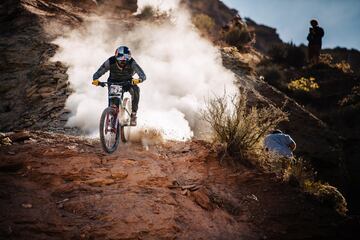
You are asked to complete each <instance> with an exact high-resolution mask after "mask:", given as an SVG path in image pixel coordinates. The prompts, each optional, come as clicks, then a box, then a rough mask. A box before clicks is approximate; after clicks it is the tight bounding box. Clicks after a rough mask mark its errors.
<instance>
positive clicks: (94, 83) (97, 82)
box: [91, 79, 100, 86]
mask: <svg viewBox="0 0 360 240" xmlns="http://www.w3.org/2000/svg"><path fill="white" fill-rule="evenodd" d="M91 84H93V85H95V86H99V85H100V81H99V80H98V79H94V80H93V81H92V83H91Z"/></svg>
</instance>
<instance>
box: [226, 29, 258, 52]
mask: <svg viewBox="0 0 360 240" xmlns="http://www.w3.org/2000/svg"><path fill="white" fill-rule="evenodd" d="M224 40H225V42H226V43H227V44H229V45H231V46H234V47H236V48H237V49H239V50H242V49H243V48H244V47H246V45H248V44H250V43H251V42H252V36H251V34H250V32H249V31H248V29H247V28H246V27H241V28H240V27H233V28H231V29H230V30H229V31H227V32H225V34H224Z"/></svg>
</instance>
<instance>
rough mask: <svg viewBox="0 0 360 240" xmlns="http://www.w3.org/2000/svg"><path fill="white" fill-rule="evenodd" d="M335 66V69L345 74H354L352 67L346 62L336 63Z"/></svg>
mask: <svg viewBox="0 0 360 240" xmlns="http://www.w3.org/2000/svg"><path fill="white" fill-rule="evenodd" d="M334 66H335V68H337V69H339V70H341V71H342V72H343V73H352V72H353V71H352V70H351V65H350V64H349V63H348V62H346V61H344V60H342V61H341V62H339V63H335V64H334Z"/></svg>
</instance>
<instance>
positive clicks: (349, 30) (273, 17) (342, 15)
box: [222, 0, 360, 50]
mask: <svg viewBox="0 0 360 240" xmlns="http://www.w3.org/2000/svg"><path fill="white" fill-rule="evenodd" d="M222 1H223V2H224V3H225V4H226V5H227V6H229V7H231V8H235V9H237V10H238V11H239V13H240V16H241V17H249V18H251V19H252V20H254V21H255V22H257V23H260V24H264V25H267V26H271V27H274V28H276V29H277V32H278V33H279V34H280V37H281V39H282V40H283V41H285V42H290V41H292V42H294V43H296V44H300V43H305V44H307V41H306V36H307V33H308V29H309V27H310V25H309V21H310V20H311V19H312V18H316V19H318V21H319V24H320V26H321V27H323V28H324V30H325V37H324V39H323V45H324V47H336V46H341V47H347V48H356V49H358V50H360V0H222Z"/></svg>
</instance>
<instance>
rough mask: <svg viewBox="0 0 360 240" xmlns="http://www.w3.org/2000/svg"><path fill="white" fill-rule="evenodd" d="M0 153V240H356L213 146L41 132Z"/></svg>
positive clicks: (337, 222)
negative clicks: (111, 149)
mask: <svg viewBox="0 0 360 240" xmlns="http://www.w3.org/2000/svg"><path fill="white" fill-rule="evenodd" d="M9 137H10V138H11V139H13V142H14V144H13V145H12V146H6V147H1V148H0V156H1V163H0V187H1V188H0V189H1V190H0V212H1V214H0V238H1V239H30V238H31V239H100V238H101V239H249V240H250V239H357V238H356V237H355V235H354V234H355V233H356V229H354V227H355V226H356V224H355V223H356V222H352V221H350V220H349V219H345V218H342V217H340V216H339V215H338V214H337V213H336V212H334V211H333V210H331V209H330V208H328V207H327V206H324V205H320V204H319V203H317V202H315V201H314V200H311V199H308V198H306V197H305V196H304V195H303V194H302V193H300V192H299V191H298V190H297V189H296V188H293V187H291V186H290V185H288V184H285V183H282V182H280V181H279V180H277V179H276V178H275V176H273V175H271V174H264V173H261V172H259V171H257V170H256V169H248V168H246V167H239V168H238V169H236V170H234V169H233V168H232V167H227V166H226V162H227V161H226V160H224V161H223V165H221V164H220V163H219V160H218V157H217V155H216V152H214V151H212V150H211V148H212V146H210V145H208V144H206V143H204V142H201V141H194V142H183V143H181V142H168V143H166V144H163V145H157V146H152V147H150V150H149V151H146V150H145V149H144V148H143V147H142V146H141V145H138V144H130V145H122V146H121V147H120V150H119V151H118V152H116V153H115V154H113V155H107V154H104V153H103V151H102V150H101V148H100V144H99V142H98V141H94V140H87V139H81V138H78V137H69V136H66V135H60V134H54V133H43V132H31V133H29V132H28V133H26V132H19V133H16V134H13V135H9Z"/></svg>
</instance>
